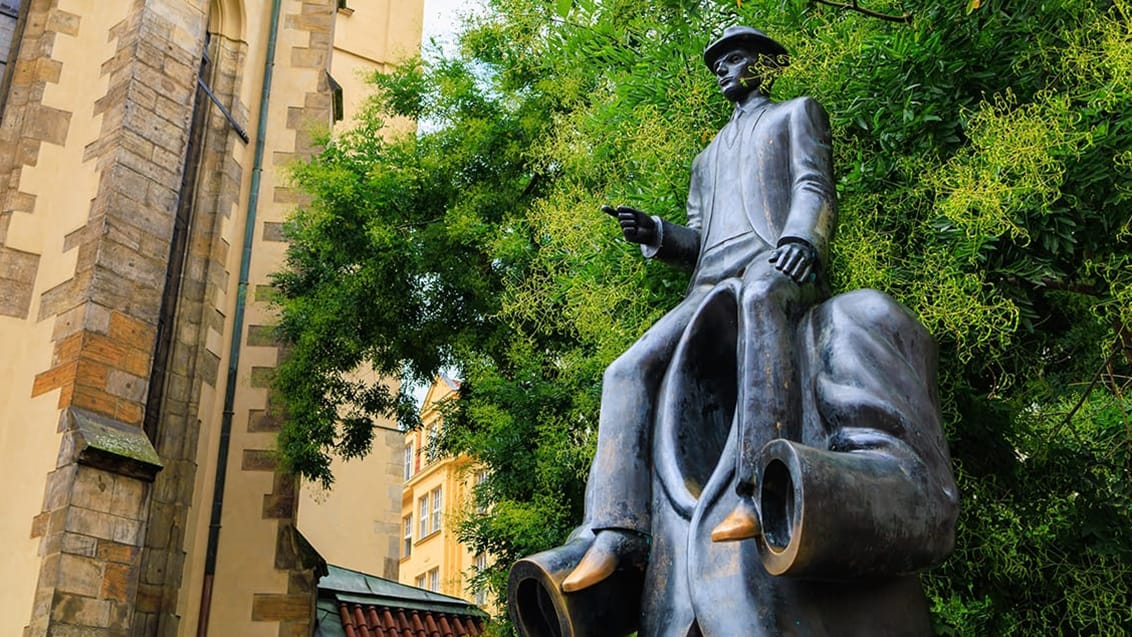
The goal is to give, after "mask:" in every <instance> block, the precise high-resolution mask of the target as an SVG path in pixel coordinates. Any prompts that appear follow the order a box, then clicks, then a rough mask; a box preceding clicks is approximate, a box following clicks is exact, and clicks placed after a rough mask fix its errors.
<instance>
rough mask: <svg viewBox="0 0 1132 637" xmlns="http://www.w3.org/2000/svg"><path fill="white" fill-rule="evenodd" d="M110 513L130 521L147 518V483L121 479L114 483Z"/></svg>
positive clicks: (132, 479) (126, 478)
mask: <svg viewBox="0 0 1132 637" xmlns="http://www.w3.org/2000/svg"><path fill="white" fill-rule="evenodd" d="M110 513H111V514H112V515H117V516H119V517H123V518H127V519H130V520H141V519H143V518H144V517H145V483H144V482H142V481H141V480H137V479H134V478H129V477H126V476H122V477H119V478H118V479H117V480H116V481H115V482H114V492H113V494H112V496H111V500H110Z"/></svg>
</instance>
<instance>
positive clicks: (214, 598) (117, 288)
mask: <svg viewBox="0 0 1132 637" xmlns="http://www.w3.org/2000/svg"><path fill="white" fill-rule="evenodd" d="M0 1H2V3H3V6H2V7H0V18H2V19H10V20H8V21H4V20H0V22H3V24H0V36H2V35H3V34H5V33H9V34H10V37H11V38H12V41H13V43H14V46H13V47H12V49H11V51H12V54H11V55H10V56H9V57H8V58H6V65H5V69H4V82H3V84H2V85H0V108H2V112H0V405H2V406H3V408H2V409H0V472H2V474H0V477H2V478H3V482H4V484H5V486H6V490H5V491H6V493H5V511H4V515H3V516H0V561H2V562H3V563H4V565H5V567H6V572H5V580H6V582H7V583H6V584H5V585H4V586H0V635H25V636H28V637H31V636H39V635H56V634H58V635H62V634H68V635H70V634H75V635H78V634H81V635H91V636H107V637H109V636H112V635H113V636H118V635H131V636H139V637H140V636H147V637H148V636H158V635H160V636H163V637H164V636H174V635H206V634H211V635H222V636H223V635H240V636H242V637H266V636H276V635H287V636H298V635H310V634H311V622H312V621H313V619H312V618H313V616H314V593H315V586H316V582H317V578H318V576H319V574H320V572H322V570H323V566H324V565H323V563H322V561H321V558H320V557H319V555H320V554H321V556H322V557H324V558H326V559H327V560H329V561H332V562H337V563H339V564H343V565H345V566H349V567H351V568H356V569H358V570H363V571H366V572H370V573H375V574H378V575H382V576H385V577H390V578H393V577H396V575H397V570H398V566H399V563H400V558H399V550H400V542H399V532H400V529H399V523H398V517H399V514H400V508H401V506H400V505H401V503H400V497H401V486H402V484H401V482H402V481H401V476H402V467H401V462H402V455H401V448H402V444H403V439H404V435H403V434H402V433H400V432H398V431H396V430H395V429H394V428H393V426H392V423H387V425H388V426H387V428H385V429H381V430H379V431H378V435H377V436H376V440H375V443H374V450H373V453H372V454H371V456H370V457H369V458H368V459H367V460H365V461H364V462H361V463H350V464H345V465H342V466H339V467H336V469H337V475H338V481H337V483H336V485H335V489H334V490H333V491H332V492H330V493H323V492H321V491H320V490H318V489H312V488H310V486H309V485H302V484H300V483H299V482H298V481H297V480H296V479H295V478H294V477H291V476H288V475H285V474H283V473H282V472H280V471H278V470H277V468H276V463H275V459H274V455H273V453H274V452H273V449H274V447H275V437H276V433H277V431H278V428H279V416H278V413H277V410H273V409H272V408H271V398H270V395H269V386H270V379H271V374H272V369H273V368H274V366H275V365H276V364H277V361H278V358H279V356H280V348H279V344H278V343H277V342H276V341H275V339H274V337H273V332H272V328H271V325H272V323H273V321H274V315H273V310H272V308H271V303H270V302H271V298H272V288H271V286H270V278H269V275H270V273H271V272H273V271H275V270H278V269H279V268H280V266H281V264H282V262H283V257H284V253H285V249H286V244H285V243H284V241H283V234H282V226H283V222H284V221H285V219H286V217H287V215H288V214H289V212H290V211H291V210H292V209H293V208H294V207H295V206H296V205H298V204H300V203H302V201H303V197H302V195H301V194H300V193H298V192H296V191H295V190H294V189H292V188H291V187H290V185H289V183H288V180H287V166H288V165H289V164H290V163H291V162H293V161H296V160H299V159H302V158H304V157H307V156H309V155H310V154H311V153H313V152H315V150H316V148H315V147H314V144H313V133H314V131H316V130H318V129H326V128H327V127H330V126H333V125H335V122H336V121H338V120H345V121H348V120H349V118H350V115H351V111H352V110H354V109H355V108H356V107H357V105H358V104H359V103H360V101H361V99H362V98H363V96H364V95H365V93H366V89H365V88H364V86H363V79H362V73H363V72H365V71H372V70H386V69H388V68H390V66H391V65H392V64H393V63H394V62H395V61H396V60H397V59H399V58H401V57H403V56H406V55H412V54H415V53H416V52H417V51H418V50H419V45H420V37H421V25H422V15H423V0H21V1H19V2H17V1H16V0H0ZM4 37H9V36H4ZM5 50H7V49H6V48H5Z"/></svg>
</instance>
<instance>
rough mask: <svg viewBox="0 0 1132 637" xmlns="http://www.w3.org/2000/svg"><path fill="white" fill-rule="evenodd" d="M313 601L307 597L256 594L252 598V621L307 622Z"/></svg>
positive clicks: (312, 609) (312, 607) (312, 608)
mask: <svg viewBox="0 0 1132 637" xmlns="http://www.w3.org/2000/svg"><path fill="white" fill-rule="evenodd" d="M313 612H314V600H313V598H312V597H311V596H309V595H272V594H265V593H256V594H255V596H254V597H253V598H252V621H257V622H271V621H309V620H310V618H311V615H312V613H313Z"/></svg>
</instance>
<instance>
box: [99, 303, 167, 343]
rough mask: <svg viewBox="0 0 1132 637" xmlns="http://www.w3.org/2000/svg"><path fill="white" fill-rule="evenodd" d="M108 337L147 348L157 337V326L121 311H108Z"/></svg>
mask: <svg viewBox="0 0 1132 637" xmlns="http://www.w3.org/2000/svg"><path fill="white" fill-rule="evenodd" d="M110 337H111V338H114V339H117V340H119V341H122V342H125V343H129V344H130V345H132V346H134V347H138V348H142V349H145V348H149V347H150V346H152V344H153V339H155V338H156V337H157V327H156V326H155V325H152V324H150V323H147V322H145V321H141V320H138V319H136V318H134V317H132V316H128V315H126V314H123V313H122V312H118V311H112V312H111V313H110Z"/></svg>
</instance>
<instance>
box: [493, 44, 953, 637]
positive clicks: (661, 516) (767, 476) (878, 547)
mask: <svg viewBox="0 0 1132 637" xmlns="http://www.w3.org/2000/svg"><path fill="white" fill-rule="evenodd" d="M704 62H705V63H706V64H707V66H708V68H709V69H710V70H711V71H712V72H713V73H714V74H715V75H716V76H717V77H718V78H719V86H720V89H721V91H722V92H723V94H724V96H725V97H726V98H727V99H728V100H730V101H731V102H733V103H734V106H735V114H734V116H733V117H732V119H731V121H730V122H728V124H727V125H726V126H724V127H723V129H722V130H720V132H719V133H718V134H717V135H716V137H715V138H714V139H713V140H712V141H711V143H710V144H709V145H708V146H707V148H705V149H704V150H703V151H702V152H701V153H700V154H699V156H697V157H696V159H695V161H694V162H693V164H692V176H691V186H690V189H689V196H688V206H687V212H688V221H687V224H686V225H678V224H674V223H671V222H668V221H664V220H662V219H659V218H657V217H653V216H650V215H648V214H645V213H643V212H641V211H638V210H635V209H632V208H628V207H625V206H620V207H616V208H614V207H611V206H607V207H605V208H604V210H605V212H606V213H608V214H610V215H612V216H614V217H615V218H617V220H618V222H619V224H620V226H621V230H622V234H623V235H624V237H625V239H626V240H628V241H631V242H634V243H638V244H640V245H641V249H642V252H643V253H644V254H645V255H646V256H648V257H650V258H659V259H662V260H664V261H666V262H669V263H672V264H674V265H676V266H681V267H685V268H687V269H689V270H690V271H691V273H692V275H691V283H690V285H689V288H688V292H687V294H686V296H685V298H684V299H683V301H681V302H680V304H679V305H677V306H676V307H675V308H673V309H672V310H671V311H670V312H669V313H667V314H666V315H665V316H663V317H662V318H661V319H660V320H658V321H657V322H656V323H655V324H654V325H653V326H652V327H650V328H649V329H648V330H647V331H646V332H645V334H644V335H643V336H642V337H641V338H640V339H639V340H638V341H637V342H636V343H635V344H634V345H633V346H632V347H630V348H629V350H628V351H626V352H625V353H624V354H623V355H622V356H621V357H619V358H618V359H617V360H616V361H615V362H614V363H613V364H612V365H610V367H609V368H608V369H607V370H606V372H605V376H604V378H603V387H602V392H603V393H602V404H601V416H600V422H599V429H598V444H597V452H596V454H595V457H594V462H593V468H592V470H591V473H590V477H589V481H588V483H587V490H586V517H585V520H584V521H583V523H582V525H581V526H580V527H579V528H578V529H577V530H576V531H575V533H574V534H573V535H572V536H571V538H570V540H569V541H568V542H567V544H566V545H565V546H562V547H559V548H556V549H552V550H550V551H546V552H544V553H540V554H538V555H534V556H531V557H528V558H524V559H523V560H520V561H519V562H518V563H517V564H516V565H515V566H514V567H513V568H512V571H511V577H510V582H509V591H508V605H509V610H510V612H511V616H512V618H513V619H514V621H515V623H516V625H517V626H518V628H519V630H520V632H521V633H522V634H524V635H528V636H531V637H544V636H574V637H582V636H586V635H591V636H604V635H610V636H612V635H625V634H629V633H631V632H632V631H634V630H636V631H638V634H639V635H641V636H642V637H689V636H694V635H705V636H708V637H739V636H744V637H747V636H763V635H766V636H772V635H830V636H837V637H841V636H849V635H861V636H865V635H868V636H878V635H930V634H931V626H930V622H929V617H928V610H927V604H926V600H925V599H924V596H923V593H922V590H921V588H920V584H919V581H918V579H917V578H916V576H915V574H914V573H915V572H916V571H918V570H921V569H924V568H927V567H929V566H931V565H932V564H935V563H936V562H938V561H940V560H941V559H943V558H944V557H946V556H947V554H948V553H949V552H950V551H951V548H952V545H953V543H954V527H955V520H956V516H957V513H958V496H957V490H956V486H955V482H954V478H953V476H952V473H951V461H950V457H949V454H948V450H947V442H946V439H945V438H944V435H943V432H942V428H941V425H940V415H939V401H938V397H937V394H936V378H935V374H936V350H935V344H934V341H933V340H932V338H931V337H930V335H929V334H927V332H926V331H925V330H924V329H923V327H922V326H921V325H920V324H919V323H918V322H917V321H916V319H915V318H914V317H913V316H912V315H911V314H910V313H909V312H908V311H907V310H905V309H904V308H903V307H902V306H900V305H899V304H898V303H896V302H895V301H894V300H893V299H891V298H890V297H888V296H887V295H885V294H883V293H881V292H877V291H874V290H857V291H854V292H849V293H845V294H840V295H837V296H834V297H832V298H830V297H829V295H828V285H827V280H826V275H827V272H826V269H825V268H826V265H827V264H828V246H829V241H830V239H831V237H832V234H833V228H834V224H835V220H836V211H837V201H836V194H835V191H834V182H833V171H832V166H831V147H830V144H831V141H830V137H831V136H830V130H829V121H828V117H827V115H826V113H825V111H824V109H822V107H821V106H820V105H819V104H818V103H817V102H815V101H814V100H812V99H810V98H806V97H801V98H796V99H793V100H789V101H785V102H780V103H776V102H772V101H771V100H770V99H768V97H767V96H766V95H765V94H764V92H763V89H764V88H765V87H764V86H763V84H764V82H763V78H765V77H766V76H767V74H768V73H770V72H773V70H774V69H776V68H779V67H781V66H783V65H785V64H788V63H789V58H788V57H787V55H786V50H785V48H784V47H782V46H781V45H780V44H778V43H777V42H775V41H774V40H772V39H771V38H769V37H768V36H767V35H765V34H763V33H762V32H760V31H758V30H756V29H752V28H749V27H729V28H728V29H727V30H725V31H724V33H723V35H722V37H720V38H719V39H718V40H716V41H714V42H713V43H711V44H710V45H709V46H708V47H707V49H706V50H705V52H704Z"/></svg>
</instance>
